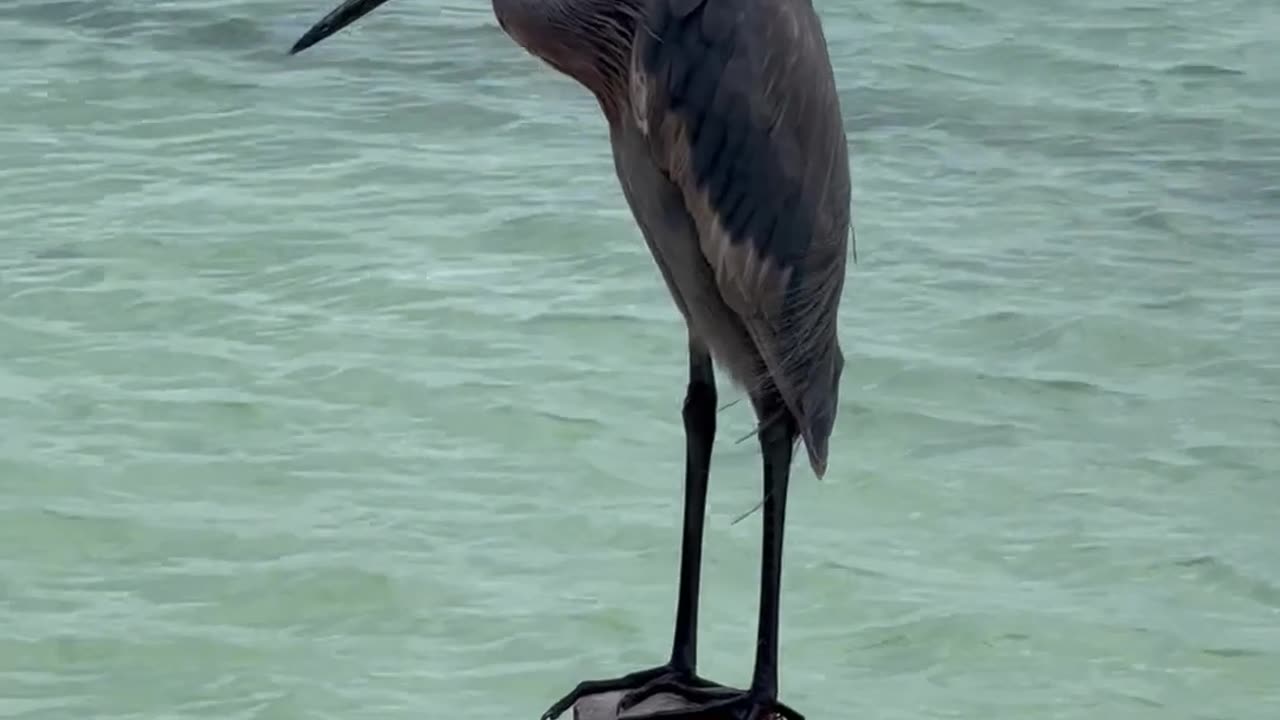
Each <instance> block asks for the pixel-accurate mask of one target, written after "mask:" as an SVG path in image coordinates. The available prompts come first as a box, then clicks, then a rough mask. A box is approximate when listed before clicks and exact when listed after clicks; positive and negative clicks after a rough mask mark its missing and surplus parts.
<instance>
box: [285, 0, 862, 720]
mask: <svg viewBox="0 0 1280 720" xmlns="http://www.w3.org/2000/svg"><path fill="white" fill-rule="evenodd" d="M385 1H386V0H347V1H346V2H345V3H343V4H342V5H341V6H340V7H338V8H337V9H336V10H334V11H333V12H332V13H330V14H329V15H328V16H327V17H325V18H324V19H322V20H321V21H320V22H318V23H316V25H315V26H313V27H312V28H311V29H310V30H308V31H307V32H306V34H304V35H303V36H302V38H301V39H299V40H298V42H297V44H296V45H294V47H293V50H292V52H294V53H296V52H300V51H302V50H304V49H306V48H308V47H310V46H312V45H314V44H315V43H317V42H320V41H321V40H323V39H324V38H326V37H328V36H329V35H332V34H333V33H335V32H337V31H339V30H341V29H342V28H343V27H346V26H347V25H349V24H351V23H352V22H355V21H356V20H357V19H359V18H360V17H361V16H363V15H365V14H366V13H368V12H369V11H371V10H373V9H374V8H376V7H378V6H379V5H381V4H382V3H384V2H385ZM492 1H493V9H494V13H495V15H496V16H497V19H498V23H499V24H500V25H501V26H502V28H503V30H505V31H506V33H507V34H508V35H510V36H511V37H512V38H513V39H514V40H515V41H516V42H517V43H519V44H520V45H521V46H523V47H524V48H525V49H526V50H528V51H529V52H530V53H532V54H533V55H535V56H536V57H539V58H541V59H542V60H543V61H545V62H546V63H547V64H549V65H551V66H552V67H553V68H555V69H557V70H559V71H560V72H562V73H564V74H566V75H568V76H569V77H571V78H573V79H575V80H577V81H578V82H579V83H581V84H582V85H583V86H585V87H586V89H587V90H589V91H591V93H593V94H594V95H595V97H596V99H597V100H598V101H599V103H600V108H601V110H602V111H603V112H604V116H605V119H606V120H607V121H608V123H609V137H610V141H611V143H612V145H613V159H614V165H615V168H616V170H617V174H618V179H619V180H620V181H621V183H622V190H623V194H624V195H625V196H626V198H627V202H628V203H629V204H630V206H631V210H632V212H633V214H634V215H635V219H636V221H637V223H638V224H639V226H640V229H641V232H642V234H643V235H644V238H645V241H646V243H647V244H648V246H649V249H650V251H652V253H653V257H654V260H655V261H657V265H658V269H659V270H660V271H661V273H662V277H663V279H664V280H665V281H666V284H667V287H668V289H669V290H670V291H671V295H672V298H673V299H674V300H675V304H676V306H677V307H678V308H679V310H680V312H681V314H683V316H684V319H685V321H686V323H687V325H688V331H689V382H688V386H687V388H686V395H685V401H684V409H683V413H682V414H683V419H684V428H685V436H686V461H685V496H684V532H683V538H682V543H681V553H680V582H679V590H678V598H677V604H676V620H675V638H674V642H673V644H672V645H673V647H672V653H671V658H670V660H668V661H667V662H666V663H665V664H663V665H660V666H657V667H654V668H651V669H646V670H641V671H638V672H633V673H631V674H629V675H626V676H623V677H619V678H615V679H611V680H591V681H586V682H582V683H580V684H579V685H578V686H577V687H576V688H574V690H573V691H572V692H570V693H568V694H567V695H565V697H563V698H562V699H561V700H559V701H558V702H556V703H555V704H554V705H553V706H552V707H551V708H550V709H549V710H548V711H547V712H546V714H545V715H544V716H543V717H544V719H545V718H553V717H556V716H558V715H560V714H561V713H562V712H564V711H565V710H567V709H569V708H570V707H571V706H572V705H573V704H574V703H575V702H576V701H577V700H578V699H579V698H581V697H582V696H584V695H588V694H593V693H597V692H604V691H609V690H628V691H630V692H628V693H627V694H626V695H625V696H624V697H623V700H622V707H623V708H626V707H631V706H633V705H635V704H636V703H638V702H639V701H641V700H643V699H644V698H645V697H648V696H650V695H652V694H654V693H656V692H660V691H665V692H674V693H676V694H678V695H681V696H683V697H684V698H686V699H687V700H689V702H690V703H691V704H690V707H689V709H687V710H684V711H680V712H678V713H675V714H663V717H668V718H694V717H697V718H711V717H732V718H738V719H741V720H746V719H748V718H750V719H752V720H756V719H761V718H765V717H768V716H770V715H773V714H781V715H784V716H788V717H791V718H799V717H800V716H799V714H798V713H796V712H795V711H794V710H792V709H790V708H789V707H787V706H785V705H783V704H782V703H780V702H779V701H778V601H779V597H778V596H779V588H780V583H781V574H782V545H783V543H782V538H783V526H784V522H785V515H786V503H787V483H788V478H789V473H790V466H791V462H792V452H793V449H794V447H795V444H796V441H797V440H798V439H799V440H803V442H804V445H805V447H806V449H807V451H808V456H809V463H810V465H811V466H812V468H813V471H814V472H815V473H816V474H817V475H818V476H819V477H821V476H822V475H823V473H824V472H825V471H826V466H827V443H828V438H829V437H830V435H831V431H832V425H833V423H834V421H835V417H836V405H837V397H838V390H839V387H838V386H839V383H840V373H841V370H842V368H843V366H844V357H843V354H842V353H841V349H840V343H839V340H838V338H837V335H836V315H837V312H838V309H839V304H840V295H841V291H842V289H843V285H844V277H845V261H846V255H847V252H848V248H849V247H850V246H851V245H852V242H851V240H852V238H851V229H850V217H849V216H850V197H849V196H850V189H849V167H848V156H847V148H846V139H845V134H844V127H843V122H842V118H841V111H840V102H839V98H838V96H837V93H836V86H835V81H834V78H833V76H832V70H831V60H830V58H829V56H828V52H827V45H826V39H825V37H824V36H823V32H822V27H821V25H820V23H819V20H818V17H817V15H816V14H815V12H814V9H813V7H812V5H811V4H810V0H492ZM713 358H714V361H715V363H716V364H718V365H719V366H720V367H721V368H722V369H724V370H725V371H727V373H728V375H729V376H730V378H731V379H732V381H733V382H734V383H735V384H736V385H738V386H740V387H741V388H743V389H744V390H745V391H746V392H747V394H748V395H749V396H750V398H751V401H752V404H753V406H754V409H755V412H756V416H757V418H758V419H759V426H758V431H757V433H758V436H759V440H760V447H761V453H762V455H763V460H764V463H763V465H764V470H763V475H764V532H763V548H762V553H761V555H762V558H761V566H762V567H761V569H762V574H761V588H760V605H759V612H760V615H759V621H758V642H757V645H756V653H757V654H756V659H755V669H754V673H753V676H752V680H751V685H750V687H749V688H748V689H746V690H738V689H734V688H729V687H726V686H723V685H720V684H718V683H713V682H711V681H709V680H706V679H703V678H701V677H699V676H698V675H697V674H696V672H695V668H696V663H697V624H698V593H699V590H698V588H699V578H700V569H701V561H702V535H703V515H704V512H705V508H706V497H707V476H708V472H709V470H710V465H711V446H712V442H713V440H714V438H715V431H716V382H715V376H714V372H713V364H712V363H713ZM629 717H630V716H629Z"/></svg>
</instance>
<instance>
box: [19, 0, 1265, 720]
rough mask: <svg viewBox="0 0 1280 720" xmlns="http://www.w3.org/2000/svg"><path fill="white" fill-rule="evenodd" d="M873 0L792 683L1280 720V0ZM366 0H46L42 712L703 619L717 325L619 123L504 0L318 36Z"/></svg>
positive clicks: (557, 643) (22, 96)
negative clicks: (687, 500)
mask: <svg viewBox="0 0 1280 720" xmlns="http://www.w3.org/2000/svg"><path fill="white" fill-rule="evenodd" d="M819 9H820V11H821V12H822V15H823V17H824V22H825V25H826V28H827V33H828V36H829V39H830V45H831V52H832V56H833V59H834V62H835V64H836V69H837V75H838V81H839V85H840V90H841V95H842V101H843V105H844V108H845V113H846V119H847V124H848V132H849V137H850V143H851V157H852V167H853V174H854V211H855V222H856V228H857V234H858V258H859V262H858V264H857V265H856V266H854V267H851V268H850V275H849V280H848V283H847V285H846V287H847V290H846V295H845V301H844V306H843V308H844V309H843V312H842V316H841V326H842V337H843V338H844V346H845V349H846V354H847V360H848V364H847V367H846V371H845V381H844V385H843V392H842V406H841V409H840V417H839V420H838V423H837V428H836V435H835V437H834V439H833V442H832V457H831V461H830V470H829V472H828V475H827V478H826V479H825V480H824V481H822V482H820V483H819V482H816V481H814V479H813V476H812V474H811V473H810V472H809V470H808V468H807V467H806V466H803V465H801V464H798V465H797V470H796V480H795V482H793V484H792V488H793V489H792V493H791V502H790V518H791V522H790V525H789V528H788V536H787V542H788V545H787V565H786V576H785V588H784V593H785V594H784V599H783V628H782V632H783V643H784V645H783V657H782V683H783V696H784V699H785V700H786V701H788V702H789V703H790V704H792V705H793V706H795V707H796V708H798V709H800V710H802V711H803V712H805V713H806V714H807V715H808V716H809V717H810V718H815V719H819V718H877V720H890V719H896V718H903V719H907V718H911V719H916V718H931V717H938V718H942V717H945V718H974V719H975V720H977V719H982V720H992V719H996V718H1011V719H1012V718H1018V719H1020V720H1021V719H1023V718H1089V719H1090V720H1093V719H1096V718H1126V719H1128V718H1135V719H1138V718H1153V719H1154V718H1160V719H1161V720H1167V719H1170V718H1202V719H1206V720H1207V719H1210V718H1221V719H1224V720H1228V719H1229V720H1251V719H1255V718H1256V719H1258V720H1262V719H1264V718H1266V719H1268V720H1269V719H1270V718H1274V717H1276V716H1277V712H1278V711H1280V683H1278V682H1277V680H1276V678H1278V677H1280V541H1278V540H1277V535H1276V533H1275V531H1274V529H1268V526H1269V524H1270V522H1272V521H1274V518H1275V517H1276V515H1275V508H1276V507H1277V506H1278V505H1280V484H1278V483H1277V474H1278V472H1280V420H1278V418H1280V360H1278V359H1277V358H1280V347H1278V346H1280V242H1278V241H1280V232H1278V231H1280V65H1277V64H1276V62H1275V57H1276V56H1277V46H1276V43H1275V40H1274V39H1273V38H1275V37H1280V11H1277V10H1276V9H1275V7H1274V3H1272V2H1269V0H1227V1H1224V2H1217V3H1205V2H1189V1H1185V0H1174V1H1170V2H1165V3H1159V4H1156V3H1136V2H1131V3H1130V4H1129V5H1121V6H1117V5H1116V4H1115V3H1111V2H1102V0H1089V1H1088V2H1085V3H1082V4H1076V5H1075V6H1073V7H1072V8H1071V9H1067V7H1066V6H1055V5H1054V4H1051V3H1047V2H1035V3H1027V2H1013V1H1012V0H997V1H996V2H989V3H982V4H979V3H969V2H943V1H939V2H929V1H925V0H915V1H911V2H907V1H902V0H898V1H894V2H889V1H887V0H877V1H875V2H868V3H841V4H838V3H832V2H827V3H823V4H821V5H820V8H819ZM327 10H328V7H327V6H326V4H325V2H323V1H322V2H319V3H317V2H315V1H313V0H287V1H281V2H271V3H268V2H264V1H263V0H239V1H237V0H185V1H184V2H180V3H174V2H170V3H152V2H142V1H141V0H63V1H61V2H48V1H46V0H17V1H16V2H14V1H13V0H10V2H7V3H5V5H4V7H3V8H0V64H2V65H3V67H4V68H5V70H4V77H5V81H4V82H3V83H0V158H3V162H2V163H0V198H2V202H0V238H2V239H3V244H2V245H0V347H2V348H3V349H4V352H3V355H2V356H0V451H2V452H0V547H4V548H6V549H7V552H4V553H3V554H0V717H13V718H24V719H31V720H35V719H37V718H38V719H41V720H43V719H45V718H77V719H78V718H86V717H92V718H148V719H149V720H150V719H157V718H195V717H210V718H212V717H217V718H302V717H306V718H343V719H351V718H379V719H381V718H411V717H412V718H420V717H425V716H431V715H433V714H437V715H438V714H441V713H447V714H448V715H449V716H451V717H455V718H477V719H480V718H485V719H488V718H518V717H527V718H534V717H537V716H538V714H540V713H541V711H542V709H543V708H544V707H545V706H546V705H547V704H548V703H549V702H550V701H551V700H553V699H554V698H555V697H557V696H558V695H559V694H560V693H561V692H563V691H564V690H566V689H567V688H568V687H569V686H570V685H571V684H572V683H573V682H575V681H576V680H578V679H581V678H584V677H604V676H611V675H614V674H617V673H620V672H622V671H625V670H631V669H635V668H638V667H640V666H647V665H650V664H653V663H654V662H656V661H658V660H660V659H661V657H662V656H663V654H664V653H665V652H666V649H667V645H668V642H669V633H670V623H671V611H672V605H673V601H674V583H675V559H676V551H677V546H676V544H677V541H678V535H679V533H678V529H677V525H676V523H677V521H678V517H679V504H678V503H679V498H680V494H679V483H680V478H681V472H682V467H683V456H682V454H681V453H682V447H683V440H682V435H681V429H680V423H679V405H680V399H681V396H682V394H683V382H684V372H685V359H684V355H683V353H684V334H683V329H682V326H681V323H680V321H679V319H678V318H677V316H676V313H675V310H674V308H673V306H672V304H671V302H670V300H669V299H668V298H667V296H666V293H665V289H664V288H663V286H662V284H661V281H660V280H659V277H658V274H657V272H656V270H655V269H654V267H653V265H652V261H651V260H650V259H649V257H648V254H647V251H646V250H645V249H644V246H643V243H642V242H641V240H640V238H639V236H638V234H637V231H636V230H635V228H634V225H633V223H632V221H631V219H630V216H629V214H628V211H627V210H626V207H625V205H624V203H623V200H622V197H621V193H620V191H619V190H618V187H617V183H616V181H615V179H614V176H613V170H612V166H611V164H610V160H609V151H608V147H607V141H606V137H605V130H604V125H603V122H602V121H601V119H600V117H599V114H598V110H597V109H596V107H595V106H594V104H593V102H592V101H591V99H590V98H589V97H588V96H587V95H586V94H585V93H584V92H582V91H581V90H579V89H578V88H577V87H576V86H575V85H573V84H572V83H570V82H569V81H568V80H566V79H564V78H561V77H559V76H557V75H555V74H554V73H552V72H551V71H549V70H548V69H546V68H544V67H542V66H540V65H539V64H538V63H537V62H536V61H534V60H533V59H532V58H529V57H528V56H526V55H525V54H524V53H523V52H522V51H521V50H520V49H519V48H517V47H516V46H515V45H514V44H512V43H511V42H510V41H509V40H508V39H507V38H506V37H505V36H504V35H502V34H501V32H500V31H499V30H498V28H497V26H496V24H495V22H494V20H493V18H492V14H491V11H490V9H489V6H488V5H487V4H485V3H468V4H465V5H461V4H459V5H453V4H447V5H446V4H441V3H439V2H424V1H421V0H419V1H416V2H408V1H405V2H401V3H394V4H390V5H388V6H387V7H386V8H385V9H383V10H380V11H379V12H378V13H377V14H376V15H375V16H373V17H370V18H368V19H367V20H366V21H364V22H362V23H361V24H360V26H359V27H357V28H353V29H352V30H350V31H348V32H344V33H343V34H342V35H341V36H339V37H335V38H334V39H332V40H330V41H328V42H326V43H325V44H324V45H322V46H320V47H317V48H315V49H313V50H311V51H309V52H308V53H307V54H305V55H301V56H298V57H295V58H289V57H287V56H286V55H285V54H284V50H285V49H287V47H288V46H289V44H291V43H292V41H293V40H294V39H295V38H296V37H297V35H298V34H299V33H300V32H301V31H302V30H303V29H305V27H306V26H307V25H309V24H310V23H311V22H312V21H314V20H315V19H317V18H318V17H319V16H320V15H321V14H323V13H324V12H326V11H327ZM740 396H741V394H740V393H738V392H736V391H734V390H732V389H731V388H729V387H728V386H727V384H726V383H723V382H722V385H721V398H722V400H723V401H725V402H728V401H731V400H735V399H739V398H740ZM720 427H721V434H720V438H719V443H718V446H717V453H716V457H715V464H714V469H713V476H712V491H711V509H710V519H709V526H708V530H707V532H708V546H707V550H706V553H707V566H706V577H705V580H704V600H703V608H704V609H703V617H704V620H703V626H704V627H703V634H702V638H703V639H702V643H703V647H702V656H703V663H702V665H703V666H702V671H703V673H704V674H705V675H708V676H710V677H713V678H716V679H720V680H723V681H726V682H731V683H734V684H741V683H745V682H746V681H747V678H748V676H749V672H750V658H751V654H752V647H753V642H754V618H755V602H756V591H755V583H756V573H757V570H756V568H757V546H758V527H759V515H758V514H756V515H752V516H750V517H749V518H748V519H747V520H746V521H744V522H741V523H738V524H736V525H734V524H731V522H732V520H733V519H734V518H735V517H737V516H738V515H740V514H741V513H743V512H745V511H746V510H749V509H750V508H751V507H752V506H753V505H754V504H755V503H756V501H757V499H758V493H759V478H758V474H759V470H758V457H757V450H756V446H755V444H754V443H752V442H743V443H741V444H734V442H733V441H734V440H735V439H736V438H738V437H740V436H742V435H743V434H745V433H746V432H748V431H749V429H750V427H751V417H750V415H749V412H748V410H747V409H746V403H738V404H736V405H734V406H732V407H730V408H729V409H727V410H726V411H725V412H724V413H723V414H722V417H721V421H720ZM1268 518H1272V520H1268Z"/></svg>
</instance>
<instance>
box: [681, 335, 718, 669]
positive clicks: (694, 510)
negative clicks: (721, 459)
mask: <svg viewBox="0 0 1280 720" xmlns="http://www.w3.org/2000/svg"><path fill="white" fill-rule="evenodd" d="M681 414H682V415H683V417H684V434H685V466H684V523H683V527H684V530H683V532H682V534H681V540H680V587H679V590H678V591H677V592H678V594H677V599H676V628H675V637H674V638H673V641H672V646H671V668H672V670H674V671H675V672H677V673H680V674H685V675H692V674H693V672H694V670H695V668H696V667H697V664H698V595H699V592H700V589H701V584H702V583H701V579H702V534H703V533H702V531H703V526H704V523H705V520H706V512H707V484H708V481H709V476H710V473H711V447H712V445H714V444H715V438H716V380H715V371H714V370H713V368H712V365H711V356H710V355H709V354H708V353H707V350H706V348H704V347H702V346H701V345H700V344H699V343H697V342H696V341H694V340H690V342H689V385H688V387H687V388H686V390H685V397H684V409H683V411H682V413H681Z"/></svg>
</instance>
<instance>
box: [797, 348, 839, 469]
mask: <svg viewBox="0 0 1280 720" xmlns="http://www.w3.org/2000/svg"><path fill="white" fill-rule="evenodd" d="M843 371H844V354H843V353H842V352H841V350H840V344H839V342H838V341H834V339H833V342H831V343H830V345H829V347H828V348H826V349H825V352H823V353H822V354H821V355H820V356H819V357H817V358H814V362H813V364H812V365H811V366H810V374H809V376H808V382H807V383H805V385H804V386H803V387H802V388H801V389H800V396H799V398H798V399H799V401H800V402H799V405H800V408H799V412H798V413H797V415H798V417H797V420H798V422H799V425H800V437H801V439H802V440H803V441H804V446H805V449H806V450H807V451H808V453H809V465H810V467H812V468H813V473H814V474H815V475H817V476H818V478H819V479H821V478H822V476H823V475H824V474H826V472H827V444H828V441H829V440H830V439H831V431H832V429H833V428H834V427H835V422H836V409H837V407H838V406H839V404H840V374H841V373H842V372H843Z"/></svg>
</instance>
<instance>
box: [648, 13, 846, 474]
mask: <svg viewBox="0 0 1280 720" xmlns="http://www.w3.org/2000/svg"><path fill="white" fill-rule="evenodd" d="M643 23H644V24H643V26H642V27H641V28H640V31H639V33H638V35H637V42H636V46H635V49H634V52H633V56H632V109H633V111H634V113H635V115H636V117H635V120H636V123H637V125H638V126H639V127H640V129H641V130H642V132H643V133H644V134H645V136H646V137H647V138H648V141H649V143H650V147H651V150H652V152H653V155H654V157H655V159H656V160H657V163H658V164H659V166H661V167H662V169H663V170H664V172H665V173H666V174H667V176H668V177H669V178H670V179H671V180H672V182H674V183H675V184H676V186H678V187H679V188H680V190H681V192H682V194H683V196H684V200H685V204H686V206H687V208H688V209H689V211H690V214H691V216H692V217H693V219H694V221H695V223H696V224H697V226H698V230H699V236H700V242H701V250H702V253H703V255H704V257H705V258H706V260H707V262H708V264H709V266H710V267H711V268H712V269H713V271H714V274H715V278H716V283H717V285H718V287H719V290H720V293H721V295H722V296H723V298H724V299H725V302H726V304H727V305H728V306H729V307H730V308H731V309H732V310H733V311H734V312H735V313H736V314H737V315H738V316H739V317H740V318H741V319H742V322H743V324H744V326H745V327H746V328H747V330H748V333H749V334H750V335H751V337H752V340H753V341H754V343H755V344H756V346H757V348H758V349H759V350H760V353H761V356H762V358H763V360H764V364H765V367H766V368H767V371H768V372H767V375H768V377H763V378H753V379H740V380H743V381H744V382H747V383H757V386H756V387H759V384H764V383H771V384H772V385H773V386H775V387H776V388H777V389H778V390H779V392H780V394H781V395H782V396H783V399H784V400H785V402H786V403H787V405H788V407H789V409H790V410H791V411H792V413H793V414H794V415H795V416H796V418H797V419H798V421H799V423H800V427H801V434H802V437H804V439H805V442H806V445H807V446H808V449H809V455H810V461H811V463H812V464H813V465H814V469H815V471H817V472H818V473H819V475H821V474H822V471H823V470H824V469H825V464H826V443H827V437H828V435H829V434H830V431H831V426H832V423H833V422H834V417H835V403H836V397H837V392H838V390H837V385H838V381H839V375H840V370H841V368H842V366H843V357H842V356H841V352H840V348H839V343H838V340H837V338H836V329H835V320H836V314H837V309H838V305H839V296H840V293H841V290H842V285H843V281H844V268H845V260H846V255H847V251H848V248H849V246H850V230H849V222H850V221H849V201H850V198H849V195H850V189H849V185H850V183H849V171H848V158H847V148H846V140H845V134H844V129H843V122H842V119H841V113H840V107H839V98H838V95H837V93H836V88H835V83H834V79H833V76H832V71H831V63H830V59H829V57H828V53H827V47H826V41H825V39H824V37H823V34H822V29H821V26H820V24H819V21H818V18H817V16H816V14H815V13H814V11H813V8H812V6H811V5H810V3H809V0H649V5H648V7H647V9H646V12H645V17H644V20H643Z"/></svg>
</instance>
